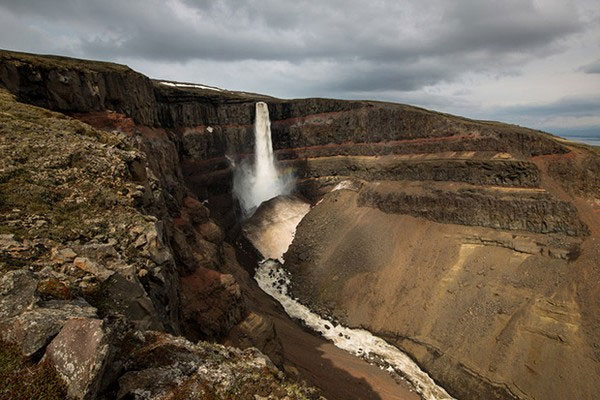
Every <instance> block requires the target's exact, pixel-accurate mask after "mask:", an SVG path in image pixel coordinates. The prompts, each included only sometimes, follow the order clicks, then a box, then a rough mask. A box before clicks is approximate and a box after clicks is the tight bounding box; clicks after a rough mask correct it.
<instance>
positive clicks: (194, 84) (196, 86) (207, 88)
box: [160, 82, 224, 92]
mask: <svg viewBox="0 0 600 400" xmlns="http://www.w3.org/2000/svg"><path fill="white" fill-rule="evenodd" d="M160 84H161V85H165V86H172V87H182V88H196V89H205V90H214V91H217V92H223V91H224V90H223V89H219V88H216V87H212V86H205V85H199V84H196V83H174V82H160Z"/></svg>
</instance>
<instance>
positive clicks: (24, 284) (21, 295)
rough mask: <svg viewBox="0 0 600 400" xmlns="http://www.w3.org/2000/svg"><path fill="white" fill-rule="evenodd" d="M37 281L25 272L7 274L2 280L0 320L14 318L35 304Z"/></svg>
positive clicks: (0, 287) (0, 283)
mask: <svg viewBox="0 0 600 400" xmlns="http://www.w3.org/2000/svg"><path fill="white" fill-rule="evenodd" d="M37 284H38V283H37V280H36V279H35V278H34V276H33V274H32V273H31V272H29V271H25V270H16V271H10V272H7V273H6V274H5V275H4V276H3V277H2V278H1V279H0V319H6V318H10V317H14V316H16V315H18V314H20V313H21V312H23V311H24V310H25V309H27V308H29V307H31V306H32V305H33V304H34V302H35V289H36V287H37Z"/></svg>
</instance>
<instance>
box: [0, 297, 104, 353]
mask: <svg viewBox="0 0 600 400" xmlns="http://www.w3.org/2000/svg"><path fill="white" fill-rule="evenodd" d="M94 316H96V309H95V308H93V307H90V305H89V304H87V303H85V302H84V301H82V300H80V301H77V302H67V301H58V300H55V301H49V302H46V303H44V304H43V307H35V308H34V309H32V310H26V311H25V312H23V313H21V314H19V315H17V316H15V317H13V318H10V319H6V320H2V321H0V338H1V339H2V340H5V341H7V342H10V343H15V344H17V345H18V346H19V347H20V349H21V352H22V354H23V355H25V356H32V355H34V354H36V353H37V352H39V351H40V350H43V349H44V348H45V347H46V345H48V343H50V341H51V340H52V338H53V337H54V336H56V334H57V333H58V332H59V331H60V330H61V328H62V327H63V326H64V325H65V323H66V322H67V321H68V320H69V319H71V318H74V317H90V318H91V317H94Z"/></svg>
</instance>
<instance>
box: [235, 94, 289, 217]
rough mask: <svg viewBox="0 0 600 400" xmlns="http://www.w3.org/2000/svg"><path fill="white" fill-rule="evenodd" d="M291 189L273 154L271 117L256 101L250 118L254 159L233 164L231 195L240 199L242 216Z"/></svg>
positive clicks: (261, 104)
mask: <svg viewBox="0 0 600 400" xmlns="http://www.w3.org/2000/svg"><path fill="white" fill-rule="evenodd" d="M292 188H293V179H292V177H291V175H290V174H282V173H281V172H280V171H279V170H278V168H277V166H276V164H275V157H274V155H273V143H272V140H271V120H270V119H269V108H268V106H267V103H264V102H262V101H261V102H258V103H256V117H255V120H254V162H253V163H252V164H251V165H249V163H248V162H242V163H239V164H236V165H235V170H234V177H233V194H234V196H235V197H236V198H237V199H238V201H239V202H240V206H241V208H242V212H243V213H244V217H249V216H251V215H252V214H253V213H254V211H255V210H256V208H258V206H260V204H261V203H263V202H264V201H267V200H269V199H272V198H273V197H276V196H279V195H282V194H288V193H289V192H290V191H291V190H292Z"/></svg>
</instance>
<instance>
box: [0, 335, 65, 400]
mask: <svg viewBox="0 0 600 400" xmlns="http://www.w3.org/2000/svg"><path fill="white" fill-rule="evenodd" d="M66 398H67V393H66V387H65V385H64V383H63V382H62V381H61V380H60V378H59V377H58V375H57V373H56V371H55V370H54V368H52V367H51V366H50V365H48V364H46V363H44V362H42V363H39V364H34V363H32V362H31V361H29V360H27V359H26V358H24V357H22V356H21V353H20V351H19V349H18V347H17V346H15V345H11V344H8V343H6V342H2V341H0V400H33V399H35V400H63V399H66Z"/></svg>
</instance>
